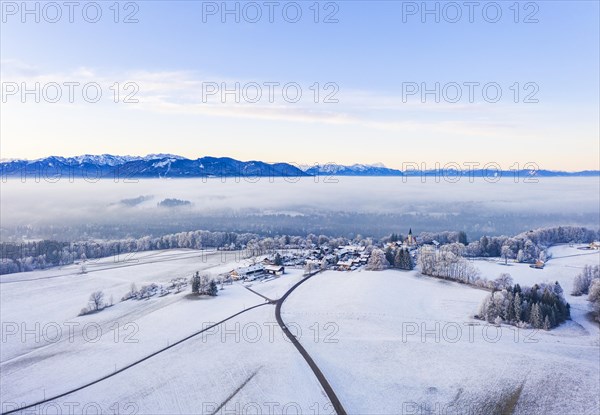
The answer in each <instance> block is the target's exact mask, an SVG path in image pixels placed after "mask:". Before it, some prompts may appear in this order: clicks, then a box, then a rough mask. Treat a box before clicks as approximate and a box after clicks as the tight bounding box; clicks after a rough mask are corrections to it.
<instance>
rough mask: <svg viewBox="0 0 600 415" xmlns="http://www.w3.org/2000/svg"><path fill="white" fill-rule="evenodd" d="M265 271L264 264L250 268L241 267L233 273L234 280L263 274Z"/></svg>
mask: <svg viewBox="0 0 600 415" xmlns="http://www.w3.org/2000/svg"><path fill="white" fill-rule="evenodd" d="M264 270H265V266H264V264H262V263H258V264H254V265H250V266H248V267H240V268H238V269H236V270H234V271H231V273H230V274H231V276H232V277H233V279H240V278H247V277H249V276H251V275H257V274H262V273H263V272H264Z"/></svg>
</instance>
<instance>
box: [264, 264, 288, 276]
mask: <svg viewBox="0 0 600 415" xmlns="http://www.w3.org/2000/svg"><path fill="white" fill-rule="evenodd" d="M265 272H266V273H267V274H271V275H281V274H283V273H285V268H284V266H283V265H266V266H265Z"/></svg>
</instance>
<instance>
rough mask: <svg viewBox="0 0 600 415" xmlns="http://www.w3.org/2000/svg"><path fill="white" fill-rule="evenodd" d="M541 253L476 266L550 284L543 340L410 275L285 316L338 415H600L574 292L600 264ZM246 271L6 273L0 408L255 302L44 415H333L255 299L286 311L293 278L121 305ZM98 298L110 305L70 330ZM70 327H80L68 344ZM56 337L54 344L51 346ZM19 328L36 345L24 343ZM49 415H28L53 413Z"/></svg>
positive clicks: (388, 277)
mask: <svg viewBox="0 0 600 415" xmlns="http://www.w3.org/2000/svg"><path fill="white" fill-rule="evenodd" d="M551 253H552V255H553V258H552V259H551V260H550V261H548V263H547V265H546V267H545V268H544V269H543V270H535V269H532V268H529V267H528V266H527V265H521V264H513V265H511V266H509V267H506V266H501V265H499V264H498V262H497V261H491V260H476V261H475V265H476V266H477V267H478V268H479V269H480V270H481V271H482V274H483V276H488V277H490V278H495V277H496V276H497V275H498V274H499V273H501V272H509V273H510V274H511V275H512V276H513V278H514V280H515V281H516V282H519V283H520V284H522V285H531V284H533V283H536V282H543V281H545V280H547V281H551V282H553V281H555V280H558V281H559V282H560V283H561V285H562V286H563V288H564V289H565V294H566V296H567V300H568V301H569V302H570V303H571V304H572V310H571V311H572V316H573V320H572V321H569V322H567V323H565V324H563V325H561V326H560V327H558V328H556V329H554V330H552V331H549V332H544V331H533V330H517V329H516V328H514V327H510V326H505V325H503V326H501V327H500V328H497V327H496V326H494V325H489V324H487V323H484V322H482V321H480V320H475V319H474V318H473V315H474V314H475V313H476V312H477V309H478V307H479V304H480V302H481V300H482V299H483V298H484V297H485V296H486V295H488V292H487V291H485V290H481V289H477V288H473V287H469V286H466V285H462V284H457V283H452V282H447V281H443V280H439V279H435V278H429V277H424V276H421V275H420V274H419V273H418V272H417V271H398V270H386V271H379V272H376V271H355V272H337V271H326V272H323V273H320V274H317V275H315V276H313V277H312V278H311V279H310V280H308V281H306V282H305V283H304V284H302V285H301V286H299V287H298V288H297V289H296V290H295V291H294V292H293V293H292V294H291V295H290V296H289V297H288V299H287V300H286V302H285V303H284V305H283V307H282V317H283V320H284V321H285V322H286V325H287V326H288V327H289V328H290V330H291V331H292V332H295V333H296V335H297V337H299V339H300V342H301V343H302V344H303V346H304V347H305V348H306V350H307V351H308V353H309V354H310V355H311V356H312V357H313V359H314V360H315V362H316V364H317V365H318V366H319V367H320V369H321V370H322V371H323V373H324V375H325V377H326V378H327V380H328V381H329V383H330V384H331V386H332V387H333V389H334V390H335V392H336V394H337V396H338V397H339V398H340V400H341V402H342V403H343V405H344V407H345V409H346V411H347V412H348V413H381V414H386V413H405V414H412V413H414V414H425V413H435V414H437V413H469V412H468V411H471V412H472V413H494V412H496V413H498V412H501V411H504V410H506V412H510V410H514V411H513V413H515V414H529V413H545V414H565V413H568V414H576V413H597V412H598V410H599V409H600V402H599V398H598V397H599V396H600V393H599V392H600V379H599V376H598V373H600V362H599V359H598V356H599V348H600V341H599V334H600V331H599V329H598V325H597V324H595V323H593V322H591V321H590V320H589V318H588V316H587V312H588V311H589V309H590V308H589V304H587V302H586V301H585V298H583V297H572V296H570V295H569V294H568V293H569V292H570V288H571V285H570V284H571V281H572V279H573V278H574V276H575V275H577V273H578V272H579V270H580V268H582V267H583V266H584V265H586V264H595V263H598V260H599V258H600V253H598V252H589V251H580V250H577V249H576V248H574V247H569V246H558V247H554V248H552V249H551ZM580 254H586V255H580ZM573 255H576V256H573ZM257 259H259V258H257ZM251 261H252V259H250V260H242V259H240V258H239V253H237V252H225V251H219V252H216V251H194V250H166V251H154V252H140V253H136V254H135V255H134V256H133V257H130V258H127V257H120V258H114V257H113V258H103V259H100V260H95V261H93V262H92V261H90V262H89V263H88V273H87V274H84V275H82V274H80V273H79V270H80V269H79V266H77V265H70V266H65V267H62V268H53V269H48V270H44V271H36V272H29V273H21V274H10V275H4V276H1V277H0V304H1V307H2V313H1V322H2V327H3V330H2V335H3V339H2V348H1V350H0V361H1V363H0V369H1V371H2V376H1V377H0V390H1V397H0V400H1V402H0V403H1V404H2V409H3V410H9V409H11V408H12V407H13V406H12V403H14V402H17V403H19V404H22V403H33V402H35V401H38V400H41V399H43V398H44V397H51V396H55V395H57V394H60V393H62V392H64V391H67V390H70V389H72V388H76V387H78V386H81V385H84V384H86V383H88V382H92V381H94V380H96V379H99V378H101V377H103V376H106V375H110V374H112V373H114V372H115V371H117V370H120V369H121V368H123V367H125V366H127V365H130V364H131V363H134V362H136V361H139V360H140V359H142V358H144V357H145V356H147V355H149V354H151V353H154V352H156V351H159V350H161V349H163V348H165V347H167V346H169V345H173V344H174V343H175V342H177V341H179V340H181V339H183V338H185V337H187V336H189V335H192V334H194V333H197V332H198V331H199V330H202V329H204V328H207V327H209V326H210V325H211V324H213V323H215V322H218V321H220V320H222V319H225V318H228V317H230V316H232V315H234V314H235V313H239V312H243V311H244V310H247V309H249V308H250V307H253V306H259V305H260V306H259V307H258V308H254V309H252V310H249V311H245V312H243V313H242V314H239V315H238V316H237V317H234V318H232V319H230V320H228V321H226V322H225V323H223V324H221V325H219V326H216V327H215V328H213V329H210V330H209V331H208V332H206V333H204V334H200V335H197V336H195V337H193V338H191V339H189V340H187V341H185V342H183V343H181V344H178V345H176V346H174V347H171V348H169V349H167V350H164V351H162V352H160V353H158V354H157V355H155V356H153V357H151V358H149V359H147V360H145V361H142V362H141V363H139V364H137V365H135V366H132V367H130V368H128V369H126V370H124V371H122V372H120V373H117V374H116V375H114V376H111V377H109V378H107V379H105V380H103V381H101V382H99V383H96V384H94V385H91V386H89V387H86V388H84V389H82V390H80V391H78V392H75V393H73V394H70V395H67V396H65V397H63V398H60V399H58V400H55V401H52V402H51V404H52V405H53V407H54V408H56V407H58V408H60V409H61V412H62V413H69V412H68V408H69V407H72V406H73V405H75V407H76V408H79V410H77V409H76V411H75V413H81V412H82V411H81V409H82V408H83V407H84V406H85V405H88V406H90V405H92V406H94V407H96V408H98V409H99V410H101V411H102V413H115V408H116V407H115V405H117V406H118V410H119V413H132V412H135V413H138V414H150V413H152V414H163V413H164V414H167V413H198V412H205V413H213V412H214V411H215V410H216V409H217V408H218V406H220V405H221V404H223V403H224V402H226V404H225V406H224V407H222V408H221V409H220V410H219V411H218V412H217V413H223V414H224V413H255V412H258V413H281V412H286V411H287V413H300V411H301V413H333V411H332V408H331V407H330V406H329V405H330V403H329V402H328V399H327V397H326V395H325V394H324V392H323V390H322V389H321V387H320V385H319V383H318V381H317V379H316V378H315V376H314V374H313V373H312V372H311V371H310V369H309V367H308V365H307V364H306V362H305V361H304V360H303V358H302V357H301V356H300V354H299V353H298V352H297V351H296V349H295V348H294V347H293V345H292V344H290V343H289V341H288V340H287V339H286V338H285V337H284V336H283V333H282V332H281V330H280V329H279V327H278V326H277V324H276V322H275V315H274V309H275V307H274V305H272V304H269V303H268V302H267V301H266V300H265V298H263V297H261V296H259V295H257V294H256V293H259V294H261V295H263V296H265V297H267V298H269V299H272V300H276V299H279V298H281V296H282V295H283V294H284V293H285V292H286V291H288V290H289V289H290V288H291V287H292V286H293V285H294V284H296V283H297V282H298V281H301V280H302V278H303V270H302V269H300V268H293V267H286V273H285V274H284V275H281V276H277V277H269V278H265V279H261V280H256V281H252V282H235V283H233V284H231V285H225V286H224V289H223V290H220V291H219V295H218V296H217V297H215V298H198V297H192V296H190V295H189V290H190V288H189V287H187V288H186V289H184V290H183V291H182V292H181V293H179V294H174V293H171V294H169V295H167V296H164V297H152V298H150V299H148V300H142V301H137V300H128V301H125V302H119V300H120V298H121V296H122V295H123V294H125V293H126V292H127V291H129V289H130V285H131V283H132V282H134V283H135V284H136V285H137V287H138V288H140V287H141V285H144V284H150V283H155V284H159V285H160V284H163V285H166V284H168V283H169V281H170V280H171V279H173V278H178V277H189V276H191V275H192V274H193V273H194V272H195V271H201V272H205V273H209V274H212V275H218V274H220V273H223V272H227V271H229V270H232V269H235V268H237V267H239V266H243V265H245V264H247V263H248V262H251ZM245 286H246V287H248V288H250V289H251V290H253V291H255V292H256V293H254V292H251V291H250V290H249V289H246V288H245ZM100 289H101V290H103V291H104V292H105V293H106V299H107V300H108V298H109V297H110V295H113V297H114V300H115V305H114V306H112V307H109V308H106V309H104V310H103V311H101V312H99V313H96V314H90V315H87V316H83V317H78V316H77V314H78V312H79V310H80V309H81V308H82V307H83V306H84V305H86V303H87V300H88V297H89V294H90V293H91V292H92V291H94V290H100ZM13 323H16V324H17V326H16V327H17V333H16V334H12V332H11V330H12V329H14V328H15V326H14V325H13ZM36 323H38V324H39V328H38V329H36ZM70 323H72V324H75V325H76V326H75V328H74V331H73V336H72V337H71V336H69V332H68V326H67V325H68V324H70ZM86 324H87V325H88V326H87V327H88V328H89V329H88V331H87V332H86V331H84V330H82V329H83V328H84V326H85V325H86ZM23 325H24V326H23ZM57 326H58V327H60V328H61V330H62V332H61V336H59V338H58V339H57V341H53V336H54V335H55V333H56V332H57V331H56V327H57ZM23 328H25V329H28V330H33V331H34V332H35V333H37V335H38V336H39V338H38V339H36V338H35V335H34V334H32V333H29V334H27V333H25V335H24V336H25V337H24V338H23V337H22V336H23V334H24V332H23V330H22V329H23ZM98 329H99V330H100V331H101V334H102V335H101V336H100V337H98V338H97V339H96V330H98ZM44 330H46V331H44ZM86 335H87V340H86V337H85V336H86ZM44 408H45V407H44V406H42V407H41V408H38V409H39V410H38V411H37V412H36V413H38V412H39V413H53V412H50V407H47V408H45V409H44ZM133 410H135V411H133ZM428 411H429V412H428ZM461 411H462V412H461ZM89 412H90V413H94V412H96V411H94V410H93V409H91V410H90V411H89Z"/></svg>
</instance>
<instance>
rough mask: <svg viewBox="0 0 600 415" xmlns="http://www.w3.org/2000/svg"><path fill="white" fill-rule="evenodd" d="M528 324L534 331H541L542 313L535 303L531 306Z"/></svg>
mask: <svg viewBox="0 0 600 415" xmlns="http://www.w3.org/2000/svg"><path fill="white" fill-rule="evenodd" d="M529 324H531V325H532V326H533V327H534V328H536V329H541V328H542V325H543V319H542V313H541V311H540V306H539V304H537V303H534V304H533V305H532V306H531V316H530V317H529Z"/></svg>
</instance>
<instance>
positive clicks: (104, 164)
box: [0, 154, 599, 180]
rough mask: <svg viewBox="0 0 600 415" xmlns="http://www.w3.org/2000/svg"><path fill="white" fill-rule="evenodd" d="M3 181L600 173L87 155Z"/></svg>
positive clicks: (7, 163) (23, 163)
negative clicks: (303, 164)
mask: <svg viewBox="0 0 600 415" xmlns="http://www.w3.org/2000/svg"><path fill="white" fill-rule="evenodd" d="M0 174H1V175H2V177H48V178H56V177H57V176H58V177H72V178H86V179H89V180H92V179H99V178H121V179H125V178H178V177H243V176H247V177H302V176H320V175H329V176H421V175H425V176H441V175H444V176H446V177H453V176H457V175H459V176H473V177H488V178H491V177H497V176H498V175H501V176H502V177H513V176H514V175H515V174H518V175H519V177H527V176H537V177H553V176H556V177H561V176H598V175H599V172H598V171H594V170H591V171H580V172H563V171H551V170H538V171H535V172H533V173H532V172H531V171H528V170H522V171H519V172H514V171H501V172H499V171H495V170H484V169H479V170H473V171H467V170H463V171H461V170H446V171H444V172H440V171H438V170H425V171H418V170H407V171H401V170H397V169H391V168H388V167H386V166H385V165H383V164H381V163H377V164H353V165H350V166H344V165H339V164H333V163H330V164H322V165H319V164H316V165H312V166H308V165H306V166H301V167H300V168H298V167H295V166H293V165H291V164H288V163H274V164H268V163H264V162H262V161H239V160H235V159H232V158H229V157H202V158H199V159H195V160H192V159H188V158H185V157H182V156H178V155H174V154H148V155H146V156H115V155H111V154H101V155H92V154H84V155H81V156H75V157H60V156H50V157H46V158H41V159H37V160H18V159H17V160H4V161H0Z"/></svg>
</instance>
